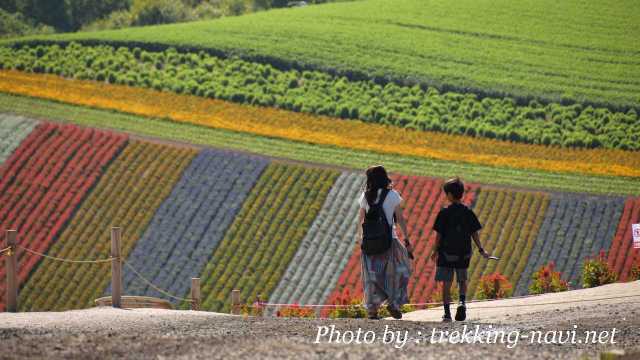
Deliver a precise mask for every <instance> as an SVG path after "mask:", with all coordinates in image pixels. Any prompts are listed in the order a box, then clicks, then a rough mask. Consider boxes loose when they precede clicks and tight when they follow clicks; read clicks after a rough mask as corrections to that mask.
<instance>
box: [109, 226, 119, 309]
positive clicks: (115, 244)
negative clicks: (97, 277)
mask: <svg viewBox="0 0 640 360" xmlns="http://www.w3.org/2000/svg"><path fill="white" fill-rule="evenodd" d="M120 235H121V229H120V228H119V227H112V228H111V257H112V258H113V260H111V305H112V306H113V307H114V308H121V307H122V302H121V301H122V259H120Z"/></svg>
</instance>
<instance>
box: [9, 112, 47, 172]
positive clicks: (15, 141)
mask: <svg viewBox="0 0 640 360" xmlns="http://www.w3.org/2000/svg"><path fill="white" fill-rule="evenodd" d="M36 125H38V122H37V121H35V120H31V119H27V118H24V117H21V116H14V115H9V114H0V165H2V164H3V163H4V162H5V161H6V160H7V159H8V158H9V156H11V154H12V153H13V151H14V150H15V149H16V148H17V147H18V145H20V143H21V142H22V140H24V138H26V137H27V135H29V134H30V133H31V131H32V130H33V128H35V127H36Z"/></svg>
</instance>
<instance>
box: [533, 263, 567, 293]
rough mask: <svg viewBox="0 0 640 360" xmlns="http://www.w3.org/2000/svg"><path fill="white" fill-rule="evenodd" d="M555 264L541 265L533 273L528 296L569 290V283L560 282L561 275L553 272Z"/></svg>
mask: <svg viewBox="0 0 640 360" xmlns="http://www.w3.org/2000/svg"><path fill="white" fill-rule="evenodd" d="M555 268H556V264H555V263H554V262H553V261H552V262H550V263H548V264H546V265H542V267H540V269H538V271H536V272H535V273H533V276H532V279H533V282H532V283H531V285H530V286H529V293H530V294H544V293H550V292H560V291H567V290H569V283H568V282H566V281H565V280H562V277H561V275H562V274H561V273H560V272H559V271H555Z"/></svg>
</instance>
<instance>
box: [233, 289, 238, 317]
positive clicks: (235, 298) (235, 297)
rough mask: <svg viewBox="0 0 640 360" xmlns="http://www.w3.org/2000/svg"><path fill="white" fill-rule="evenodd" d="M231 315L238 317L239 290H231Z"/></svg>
mask: <svg viewBox="0 0 640 360" xmlns="http://www.w3.org/2000/svg"><path fill="white" fill-rule="evenodd" d="M231 314H233V315H240V290H237V289H236V290H231Z"/></svg>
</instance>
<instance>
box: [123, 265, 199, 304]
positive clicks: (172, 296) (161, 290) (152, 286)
mask: <svg viewBox="0 0 640 360" xmlns="http://www.w3.org/2000/svg"><path fill="white" fill-rule="evenodd" d="M123 263H124V264H125V265H126V266H127V267H129V269H131V271H133V273H134V274H136V276H138V277H139V278H140V279H142V281H144V282H145V283H146V284H147V285H149V286H150V287H151V288H152V289H154V290H156V291H157V292H159V293H161V294H163V295H165V296H167V297H170V298H172V299H175V300H178V301H186V302H193V300H192V299H185V298H181V297H178V296H175V295H173V294H171V293H169V292H167V291H166V290H164V289H161V288H159V287H157V286H155V285H154V284H153V283H152V282H151V281H149V280H148V279H147V278H145V277H144V276H142V274H140V273H139V272H138V270H136V269H135V268H134V267H133V266H131V265H130V264H129V263H128V262H126V261H123Z"/></svg>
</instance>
